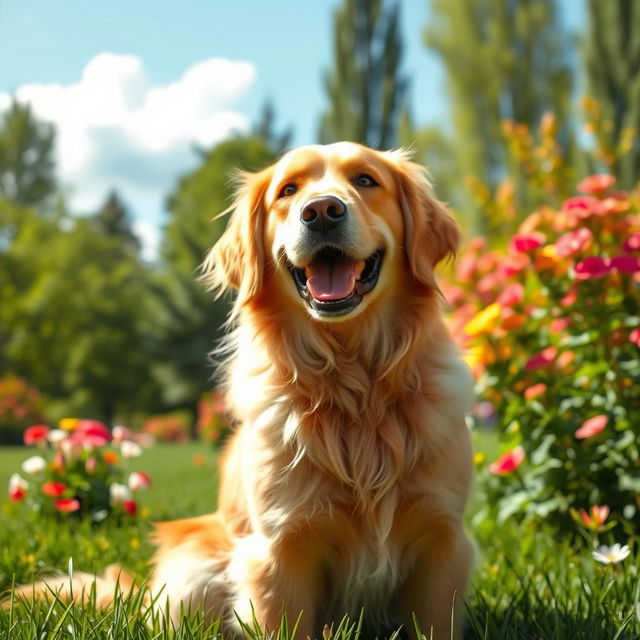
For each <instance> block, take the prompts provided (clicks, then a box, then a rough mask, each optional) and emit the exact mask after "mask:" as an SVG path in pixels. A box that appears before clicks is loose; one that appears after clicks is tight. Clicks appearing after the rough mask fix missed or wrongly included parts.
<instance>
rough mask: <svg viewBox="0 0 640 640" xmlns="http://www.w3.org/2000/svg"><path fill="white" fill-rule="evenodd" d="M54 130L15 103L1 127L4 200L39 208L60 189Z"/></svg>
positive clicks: (0, 187)
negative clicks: (57, 176)
mask: <svg viewBox="0 0 640 640" xmlns="http://www.w3.org/2000/svg"><path fill="white" fill-rule="evenodd" d="M54 140H55V132H54V129H53V126H52V125H50V124H45V123H43V122H40V121H38V120H36V119H35V118H34V117H33V114H32V113H31V107H30V106H29V105H21V104H20V103H19V102H17V101H16V100H14V101H13V102H12V103H11V106H10V107H9V110H8V111H7V112H6V113H5V114H4V117H3V118H2V122H1V123H0V196H4V197H6V198H8V199H9V200H12V201H13V202H15V203H16V204H20V205H39V204H42V203H43V202H44V201H45V200H46V199H47V197H48V196H50V195H51V194H53V193H54V191H55V189H56V180H55V174H54V172H55V164H54V160H53V145H54Z"/></svg>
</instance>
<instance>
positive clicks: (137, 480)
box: [128, 471, 151, 491]
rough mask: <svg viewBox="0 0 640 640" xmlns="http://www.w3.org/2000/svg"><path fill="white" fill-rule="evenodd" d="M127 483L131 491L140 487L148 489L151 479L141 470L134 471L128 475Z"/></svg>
mask: <svg viewBox="0 0 640 640" xmlns="http://www.w3.org/2000/svg"><path fill="white" fill-rule="evenodd" d="M128 484H129V489H130V490H131V491H139V490H140V489H148V488H149V487H150V486H151V479H150V478H149V476H148V475H147V474H146V473H144V472H143V471H134V472H133V473H131V474H130V475H129V483H128Z"/></svg>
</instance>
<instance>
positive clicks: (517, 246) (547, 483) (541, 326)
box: [447, 175, 640, 526]
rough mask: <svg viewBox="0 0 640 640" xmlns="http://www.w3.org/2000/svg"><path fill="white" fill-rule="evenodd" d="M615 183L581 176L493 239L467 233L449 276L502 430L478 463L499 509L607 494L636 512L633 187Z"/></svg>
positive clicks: (639, 458)
mask: <svg viewBox="0 0 640 640" xmlns="http://www.w3.org/2000/svg"><path fill="white" fill-rule="evenodd" d="M614 183H615V180H614V178H613V177H612V176H609V175H594V176H589V177H588V178H585V179H584V180H583V181H582V182H581V183H580V184H579V185H578V190H579V191H581V192H582V195H577V196H575V197H571V198H568V199H566V200H565V201H564V202H563V203H562V206H560V207H558V208H551V207H540V208H539V209H538V210H537V211H535V212H534V213H533V214H531V215H530V216H529V217H528V218H526V219H525V220H524V222H523V223H522V224H521V225H520V227H519V229H518V230H517V232H516V234H515V235H514V236H513V237H512V238H511V239H510V242H509V244H508V247H507V248H506V249H505V250H502V251H497V250H493V251H486V248H485V243H484V242H483V241H482V240H479V239H476V240H475V241H473V242H472V243H471V245H470V250H469V252H468V253H467V255H465V256H464V257H463V258H462V259H461V260H460V262H459V264H458V268H457V277H456V280H457V284H458V285H459V286H457V287H449V288H448V289H447V295H448V297H449V300H450V302H451V304H452V307H453V310H454V314H453V329H454V331H455V332H456V333H457V334H458V336H459V337H460V339H461V340H462V342H463V344H464V345H465V347H466V348H467V351H468V357H469V362H470V364H471V366H472V368H473V369H474V371H475V373H476V374H477V376H478V385H477V388H478V392H479V394H480V396H481V397H482V398H483V400H484V401H485V402H486V401H488V402H490V403H491V404H492V405H493V408H494V411H495V414H496V417H497V424H498V429H499V430H500V433H501V435H502V438H503V440H504V443H505V453H504V454H503V456H502V457H501V458H499V459H498V460H495V461H492V462H491V464H488V465H486V466H484V467H483V471H482V474H481V475H482V477H483V486H484V490H485V492H486V494H487V495H486V504H487V505H495V507H496V509H497V515H498V517H499V519H501V520H504V519H506V518H508V517H510V516H512V515H515V514H517V515H521V516H539V517H544V518H547V519H549V520H551V521H554V522H556V523H557V524H558V525H560V526H562V525H563V524H565V523H568V522H570V519H569V517H568V510H569V509H570V508H572V507H573V508H574V509H580V508H582V509H585V510H588V509H590V508H591V507H592V506H593V505H607V506H608V507H609V508H610V509H611V513H612V516H615V517H618V518H620V519H625V520H631V521H634V522H635V523H636V524H640V510H639V507H640V503H639V500H638V496H639V494H640V477H639V476H638V469H639V468H640V455H639V443H638V440H639V437H638V433H639V430H640V213H639V205H640V192H638V191H634V192H615V191H614V190H613V188H614ZM488 509H490V507H489V506H488V507H487V508H486V509H485V515H486V511H487V510H488Z"/></svg>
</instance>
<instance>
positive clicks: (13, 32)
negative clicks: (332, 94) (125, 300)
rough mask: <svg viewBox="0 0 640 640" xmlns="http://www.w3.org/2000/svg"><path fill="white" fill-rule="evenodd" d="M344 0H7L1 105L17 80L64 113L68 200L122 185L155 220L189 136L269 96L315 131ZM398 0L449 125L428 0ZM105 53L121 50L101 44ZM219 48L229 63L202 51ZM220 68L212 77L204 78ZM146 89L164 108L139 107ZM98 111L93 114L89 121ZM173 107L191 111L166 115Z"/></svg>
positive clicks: (571, 0) (423, 97)
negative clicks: (429, 42)
mask: <svg viewBox="0 0 640 640" xmlns="http://www.w3.org/2000/svg"><path fill="white" fill-rule="evenodd" d="M338 4H339V2H338V1H337V0H327V1H326V2H322V1H317V0H316V1H312V2H307V3H303V2H300V0H297V1H293V0H280V1H278V2H264V1H262V2H260V1H258V0H236V2H228V1H225V2H221V1H219V0H209V1H208V2H205V1H196V0H183V1H177V0H135V1H133V2H132V1H131V0H129V1H127V2H124V1H123V0H111V1H110V2H96V1H94V2H91V1H87V0H83V1H80V0H21V1H19V2H18V1H12V0H0V59H1V60H3V64H2V67H1V69H2V70H1V71H0V107H1V106H2V94H4V96H5V104H6V96H7V94H10V93H14V92H18V93H19V94H20V91H21V90H22V91H23V95H28V96H30V97H32V98H33V100H35V102H34V104H37V105H39V108H40V111H41V112H42V113H43V115H45V114H46V115H51V117H56V118H58V117H59V118H60V123H61V126H62V127H63V128H64V136H63V139H62V140H61V141H60V145H59V146H60V147H63V146H64V149H61V150H60V153H61V154H62V155H63V157H61V160H60V171H61V173H62V178H63V180H64V181H66V182H68V183H69V184H70V185H71V187H72V188H70V189H69V195H70V198H71V203H72V205H74V206H76V208H78V209H80V210H82V209H85V210H89V209H91V208H92V207H94V206H97V203H98V202H99V200H100V198H101V197H102V194H103V193H104V192H105V191H106V189H108V188H109V186H115V187H117V188H119V190H120V191H121V192H122V194H123V196H124V198H125V200H127V201H128V202H129V205H130V207H131V209H132V212H133V213H134V215H135V216H136V217H137V219H138V220H139V221H140V223H141V226H140V231H141V232H144V231H145V229H146V231H147V232H148V233H150V234H151V233H153V231H152V226H153V225H157V224H158V222H160V221H161V219H162V199H163V196H164V195H166V194H167V193H168V192H169V191H170V190H171V188H172V187H173V184H174V182H175V179H176V177H177V176H178V175H179V174H180V173H183V172H184V171H187V170H189V169H190V168H191V167H192V164H193V162H194V158H193V157H191V156H190V150H189V148H188V145H187V140H188V139H189V138H193V139H196V140H197V141H198V142H200V143H203V142H204V143H207V142H210V143H212V142H215V141H216V140H217V139H219V138H220V137H224V135H228V132H229V130H231V129H232V128H234V127H236V128H242V127H243V126H244V127H246V126H248V125H249V123H250V122H252V121H254V120H255V119H256V117H257V114H258V113H259V110H260V107H261V105H262V104H263V102H264V100H265V99H266V98H267V97H271V98H272V100H273V102H274V104H275V106H276V110H277V114H278V124H279V125H280V127H284V126H288V125H291V126H292V127H293V129H294V139H293V143H294V144H296V145H298V144H308V143H313V142H315V136H316V129H317V123H318V119H319V116H320V114H321V112H322V110H323V108H324V106H325V104H326V102H325V100H326V98H325V92H324V88H323V81H322V75H323V73H324V71H325V70H326V69H327V68H328V67H329V65H330V63H331V58H332V51H331V46H332V45H331V38H332V14H333V9H334V8H335V7H336V6H337V5H338ZM401 5H402V19H403V21H402V26H403V33H404V37H405V41H406V51H405V57H404V69H405V71H406V72H407V73H408V74H409V76H410V78H411V101H412V110H413V113H414V116H415V118H416V120H417V122H418V123H419V124H424V123H427V122H429V123H440V124H442V126H446V124H447V104H446V100H445V99H444V97H443V96H444V91H445V78H444V74H443V71H442V68H441V66H440V65H439V63H438V61H437V59H436V58H435V57H434V56H433V55H431V54H430V53H429V52H428V51H427V50H426V49H425V47H424V46H423V44H422V31H423V29H424V26H425V24H426V23H427V20H428V2H427V0H402V2H401ZM560 5H561V6H562V7H563V13H564V18H565V20H566V21H567V23H568V24H569V26H570V27H572V28H573V29H577V28H579V27H580V25H581V24H583V22H584V2H583V0H568V1H567V2H560ZM105 53H111V54H118V56H116V57H108V56H107V57H105V56H102V57H100V55H101V54H105ZM124 56H128V57H124ZM212 58H222V59H225V60H226V61H228V62H229V64H227V65H225V64H215V63H209V64H208V65H207V64H205V65H202V64H201V63H203V61H207V60H211V59H212ZM7 61H11V62H10V63H7ZM92 61H93V62H92ZM89 63H92V64H91V65H90V66H89V67H88V70H86V68H87V65H89ZM198 64H200V67H198ZM190 69H191V70H192V72H191V73H189V70H190ZM83 72H85V76H83ZM212 75H215V76H216V78H217V80H216V81H215V82H213V83H211V82H209V81H208V80H207V79H206V78H211V77H212ZM102 78H105V79H106V80H105V81H104V83H102V82H101V79H102ZM109 78H110V79H109ZM52 83H53V84H55V85H56V86H52ZM27 85H31V89H30V90H25V89H24V87H25V86H27ZM34 85H36V87H35V88H34V87H33V86H34ZM101 85H103V86H101ZM43 87H44V88H43ZM110 87H111V88H112V90H109V88H110ZM63 90H66V91H63ZM102 90H104V92H103V94H101V91H102ZM114 94H118V96H120V97H119V98H118V100H119V101H118V100H115V98H114V97H113V96H114ZM154 100H155V102H154ZM163 100H165V103H164V106H163V104H162V101H163ZM56 101H58V102H56ZM150 101H151V102H154V104H155V108H145V109H144V110H142V109H141V105H142V103H143V102H144V103H145V104H147V103H148V102H150ZM189 101H191V102H193V104H195V103H196V101H200V103H199V104H200V107H198V109H199V110H198V111H197V112H196V111H194V110H193V109H192V108H190V106H189V105H185V104H184V103H185V102H189ZM112 103H113V104H112ZM147 106H148V105H147ZM191 106H193V105H191ZM205 107H206V109H208V110H209V111H208V112H207V113H206V114H205V113H204V112H203V109H205ZM56 109H57V110H56ZM110 109H111V111H110V112H109V113H107V112H108V111H109V110H110ZM119 110H120V111H119ZM88 111H91V114H92V115H91V117H92V121H91V122H90V123H88V124H87V126H85V127H84V128H82V127H81V126H80V121H81V120H82V119H83V118H84V117H85V115H86V113H87V112H88ZM102 111H104V113H102V114H101V112H102ZM168 111H171V112H172V113H174V114H175V118H176V119H178V120H180V119H181V120H182V123H176V122H173V121H171V120H169V119H168V118H170V116H171V114H170V113H167V112H168ZM118 114H121V115H120V116H118ZM118 117H120V121H119V120H118ZM187 120H189V121H192V122H191V123H189V122H186V121H187ZM122 123H125V124H124V125H122V126H120V125H121V124H122ZM154 126H155V128H153V127H154ZM216 132H217V133H216ZM225 132H226V133H225ZM156 143H157V144H156ZM145 223H146V227H145V226H144V224H145Z"/></svg>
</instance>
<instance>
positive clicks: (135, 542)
mask: <svg viewBox="0 0 640 640" xmlns="http://www.w3.org/2000/svg"><path fill="white" fill-rule="evenodd" d="M130 544H131V548H132V549H137V548H138V547H139V546H140V540H138V538H131V543H130Z"/></svg>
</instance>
